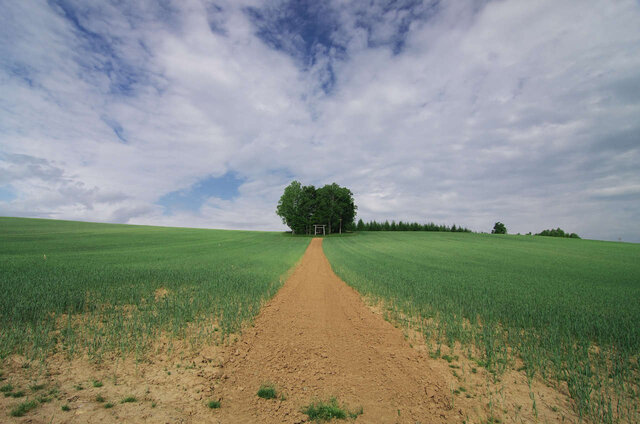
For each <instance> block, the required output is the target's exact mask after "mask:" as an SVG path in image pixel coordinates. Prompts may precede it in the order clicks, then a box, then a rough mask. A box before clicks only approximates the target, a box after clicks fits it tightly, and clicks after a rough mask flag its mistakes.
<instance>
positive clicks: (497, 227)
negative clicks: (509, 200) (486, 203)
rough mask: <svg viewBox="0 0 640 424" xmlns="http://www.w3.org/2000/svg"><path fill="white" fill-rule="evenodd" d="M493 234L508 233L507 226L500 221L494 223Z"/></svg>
mask: <svg viewBox="0 0 640 424" xmlns="http://www.w3.org/2000/svg"><path fill="white" fill-rule="evenodd" d="M491 234H507V227H506V226H505V225H504V224H503V223H502V222H499V221H498V222H496V223H495V224H494V225H493V230H491Z"/></svg>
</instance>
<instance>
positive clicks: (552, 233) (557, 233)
mask: <svg viewBox="0 0 640 424" xmlns="http://www.w3.org/2000/svg"><path fill="white" fill-rule="evenodd" d="M536 235H537V236H547V237H566V238H578V239H579V238H580V236H578V235H577V234H576V233H565V232H564V230H563V229H562V228H560V227H558V228H556V229H553V228H552V229H550V230H543V231H541V232H539V233H538V234H536Z"/></svg>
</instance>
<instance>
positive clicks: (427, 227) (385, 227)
mask: <svg viewBox="0 0 640 424" xmlns="http://www.w3.org/2000/svg"><path fill="white" fill-rule="evenodd" d="M356 230H357V231H445V232H453V233H470V232H471V230H470V229H468V228H465V227H461V226H456V224H453V225H452V226H451V227H449V226H448V225H438V224H434V223H433V222H428V223H426V224H421V223H419V222H404V221H398V222H396V221H391V222H389V221H384V222H377V221H369V222H364V221H363V220H362V219H359V220H358V223H357V224H356Z"/></svg>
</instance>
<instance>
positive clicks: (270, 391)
mask: <svg viewBox="0 0 640 424" xmlns="http://www.w3.org/2000/svg"><path fill="white" fill-rule="evenodd" d="M258 397H261V398H262V399H275V398H276V397H278V391H277V390H276V387H275V386H274V385H273V384H271V383H265V384H263V385H262V386H260V388H259V389H258Z"/></svg>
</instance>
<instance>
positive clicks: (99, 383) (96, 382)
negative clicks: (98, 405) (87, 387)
mask: <svg viewBox="0 0 640 424" xmlns="http://www.w3.org/2000/svg"><path fill="white" fill-rule="evenodd" d="M91 384H93V387H102V381H100V380H93V381H92V382H91Z"/></svg>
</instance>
